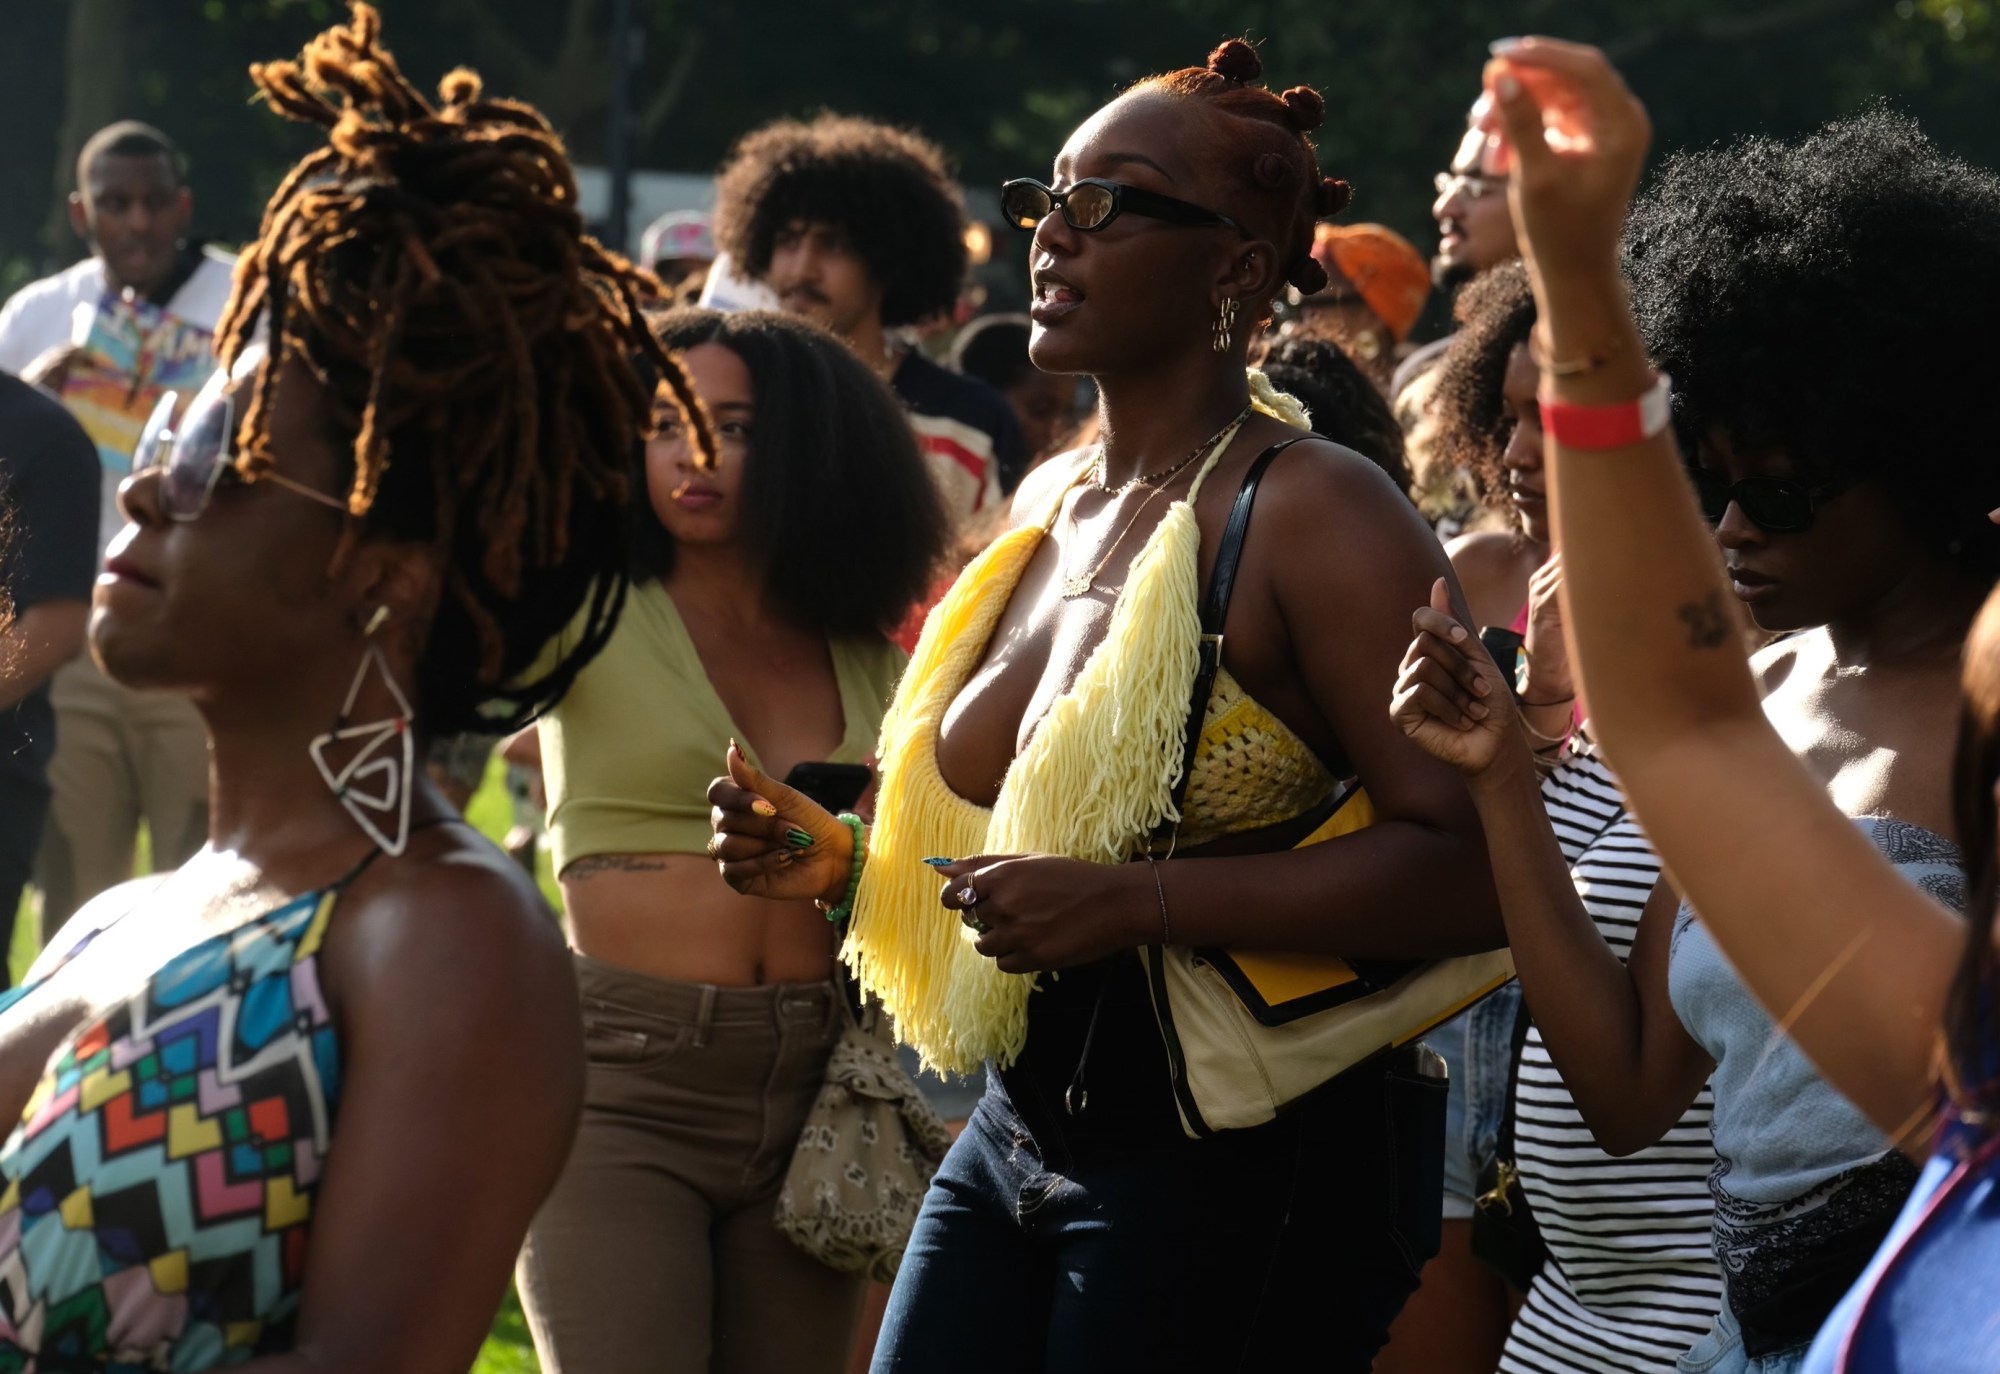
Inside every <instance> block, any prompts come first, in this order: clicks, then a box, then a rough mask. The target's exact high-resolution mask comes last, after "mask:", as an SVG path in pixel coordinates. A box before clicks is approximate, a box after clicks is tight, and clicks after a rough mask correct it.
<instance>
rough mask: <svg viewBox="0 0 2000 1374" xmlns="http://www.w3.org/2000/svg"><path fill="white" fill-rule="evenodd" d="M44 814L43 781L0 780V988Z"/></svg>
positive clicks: (9, 977) (45, 787)
mask: <svg viewBox="0 0 2000 1374" xmlns="http://www.w3.org/2000/svg"><path fill="white" fill-rule="evenodd" d="M48 815H49V789H48V785H47V784H45V783H41V782H33V783H30V782H26V781H23V780H20V779H16V778H6V779H0V988H4V987H6V986H7V985H8V984H9V983H11V982H12V981H13V976H12V974H11V973H10V972H9V971H8V968H7V951H8V950H10V949H12V948H13V947H14V945H13V940H14V917H15V915H16V913H18V912H19V911H20V909H21V892H22V889H24V888H26V887H27V885H28V875H29V873H30V872H31V871H32V870H33V868H34V866H35V851H36V849H37V848H38V847H39V846H40V845H41V842H42V824H43V822H44V821H46V820H47V819H48Z"/></svg>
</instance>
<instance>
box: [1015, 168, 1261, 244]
mask: <svg viewBox="0 0 2000 1374" xmlns="http://www.w3.org/2000/svg"><path fill="white" fill-rule="evenodd" d="M1051 210H1060V211H1062V217H1063V223H1065V224H1067V225H1068V226H1069V227H1070V228H1072V229H1077V230H1081V231H1082V232H1084V233H1086V234H1094V233H1096V232H1097V231H1098V230H1099V229H1102V228H1104V227H1105V226H1106V225H1108V224H1110V223H1111V221H1113V220H1115V219H1117V218H1118V216H1119V215H1121V214H1132V215H1144V216H1145V217H1146V218H1147V219H1156V220H1160V221H1161V222H1163V223H1166V224H1185V225H1191V226H1194V227H1196V228H1209V227H1213V226H1216V225H1220V226H1222V227H1223V228H1226V229H1234V230H1235V231H1236V232H1237V233H1239V234H1241V235H1243V237H1244V238H1246V239H1247V238H1249V237H1250V231H1249V230H1248V229H1245V228H1244V227H1243V226H1242V225H1240V224H1238V223H1237V222H1236V221H1235V220H1233V219H1231V218H1230V217H1229V216H1227V215H1219V214H1217V213H1216V212H1215V211H1213V210H1204V209H1202V208H1201V206H1199V205H1192V204H1189V203H1188V202H1187V201H1184V200H1175V199H1174V198H1173V197H1172V196H1163V195H1159V194H1158V193H1156V192H1153V191H1142V190H1140V189H1139V188H1138V187H1136V186H1127V185H1125V184H1124V183H1123V182H1120V181H1106V180H1104V179H1103V178H1102V177H1085V178H1084V179H1083V180H1082V181H1078V182H1075V183H1073V184H1072V185H1071V186H1070V188H1069V189H1068V190H1066V191H1058V190H1055V189H1054V188H1052V187H1048V186H1044V185H1042V183H1041V182H1039V181H1036V180H1035V179H1034V178H1032V177H1018V178H1016V179H1015V180H1013V181H1010V182H1008V183H1007V184H1006V185H1005V186H1002V187H1001V188H1000V213H1001V215H1002V216H1004V217H1005V218H1006V220H1007V223H1009V224H1011V225H1013V226H1014V227H1015V228H1016V229H1019V230H1020V231H1021V232H1022V233H1024V234H1031V233H1033V232H1034V230H1035V226H1036V225H1038V224H1040V223H1041V222H1042V221H1043V220H1044V219H1047V218H1048V215H1049V212H1050V211H1051Z"/></svg>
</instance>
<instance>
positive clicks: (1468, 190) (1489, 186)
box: [1431, 172, 1507, 200]
mask: <svg viewBox="0 0 2000 1374" xmlns="http://www.w3.org/2000/svg"><path fill="white" fill-rule="evenodd" d="M1431 185H1433V186H1435V187H1436V188H1437V193H1438V199H1439V200H1445V199H1448V198H1450V197H1452V196H1464V197H1465V198H1466V199H1467V200H1479V199H1482V198H1483V197H1486V196H1490V195H1497V194H1498V193H1500V192H1502V191H1505V190H1506V189H1507V178H1505V177H1490V176H1487V175H1486V174H1485V173H1484V172H1439V173H1438V174H1437V175H1436V176H1434V177H1432V178H1431Z"/></svg>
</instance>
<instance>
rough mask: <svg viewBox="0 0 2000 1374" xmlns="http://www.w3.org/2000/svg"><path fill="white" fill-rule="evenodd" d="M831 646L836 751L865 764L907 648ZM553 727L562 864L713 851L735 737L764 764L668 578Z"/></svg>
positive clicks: (545, 736)
mask: <svg viewBox="0 0 2000 1374" xmlns="http://www.w3.org/2000/svg"><path fill="white" fill-rule="evenodd" d="M827 647H828V648H829V650H830V651H831V652H832V654H833V675H834V680H835V681H836V682H837V683H838V684H839V687H840V709H841V712H842V715H843V716H844V717H845V719H846V722H847V729H846V734H845V735H844V737H843V738H842V739H841V741H840V747H839V748H838V749H836V750H834V752H833V753H832V754H831V755H829V756H828V758H827V759H826V760H824V761H825V762H828V763H860V762H861V761H863V760H864V759H866V758H867V757H868V755H869V754H870V753H871V752H872V751H873V750H874V748H875V736H876V733H877V732H878V731H879V730H880V729H881V728H882V713H883V712H884V711H885V710H887V709H888V705H889V699H890V698H891V697H893V696H894V695H895V694H896V679H897V678H898V677H900V676H901V675H902V671H903V653H902V651H901V650H900V649H898V648H896V647H895V646H894V645H893V644H891V643H889V642H888V641H887V640H886V639H833V640H829V641H828V642H827ZM541 734H542V775H543V779H544V781H545V783H546V785H547V787H548V794H549V843H550V848H551V850H552V851H553V854H554V859H555V867H556V872H558V873H560V872H562V870H563V869H564V868H565V867H566V866H567V865H569V864H570V863H572V862H574V861H575V860H577V859H581V858H585V857H587V856H589V855H592V854H699V853H702V852H703V851H704V849H705V848H706V846H707V844H708V840H709V834H710V831H709V825H708V797H707V793H708V784H709V781H710V780H711V779H713V778H714V777H715V776H716V775H717V774H718V773H720V772H721V771H722V751H723V749H724V748H725V747H726V746H727V745H728V743H729V740H730V739H731V737H734V738H735V740H736V741H737V743H738V744H740V745H741V746H742V747H743V749H744V752H745V753H746V754H748V756H749V758H750V761H751V762H752V763H756V764H758V766H759V767H762V766H763V765H762V764H761V763H758V760H757V756H756V753H755V751H754V750H753V749H752V747H751V744H750V741H749V740H748V739H746V738H745V737H744V735H743V732H742V731H741V730H739V729H737V727H736V725H735V723H734V722H732V721H731V720H730V719H729V712H728V710H727V709H726V708H725V707H724V706H723V704H722V698H720V697H718V696H717V695H716V694H715V689H714V688H713V687H712V686H710V685H709V681H708V674H707V673H706V672H704V671H703V670H702V666H701V659H700V657H699V656H698V655H697V654H696V653H695V648H694V641H693V640H691V639H690V638H688V632H687V627H686V626H684V625H683V624H682V623H681V617H680V612H678V611H677V610H675V609H674V602H673V598H672V597H670V596H668V595H667V591H666V588H664V587H662V586H661V585H660V584H659V583H658V582H648V583H646V584H645V585H644V586H637V585H635V586H634V587H633V588H632V592H631V595H630V596H629V597H628V598H627V600H626V602H625V612H624V614H623V615H622V616H621V617H620V618H619V621H618V628H617V629H616V630H615V631H614V632H613V633H612V636H611V641H610V642H609V643H608V644H606V645H605V646H604V650H603V652H601V653H600V654H598V656H597V657H596V658H594V659H592V660H591V661H590V664H589V666H587V667H586V668H585V669H584V670H583V672H582V673H581V674H580V675H578V677H577V680H576V682H575V684H574V685H573V686H572V687H571V688H570V689H569V692H568V693H567V694H566V695H565V696H564V697H563V699H562V701H561V702H560V703H559V704H558V705H557V706H556V709H555V710H554V711H552V712H550V713H549V714H548V715H547V716H545V717H543V718H542V723H541Z"/></svg>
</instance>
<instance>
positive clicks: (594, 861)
mask: <svg viewBox="0 0 2000 1374" xmlns="http://www.w3.org/2000/svg"><path fill="white" fill-rule="evenodd" d="M666 866H667V861H666V860H665V859H664V858H662V857H660V856H659V855H657V854H593V855H591V856H590V857H589V858H585V859H578V860H577V861H576V862H575V863H573V864H571V865H570V866H569V867H568V868H565V869H564V870H563V871H562V876H563V877H564V879H566V880H567V879H571V878H592V877H595V876H596V875H598V874H599V873H659V872H663V871H664V870H665V869H666Z"/></svg>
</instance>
